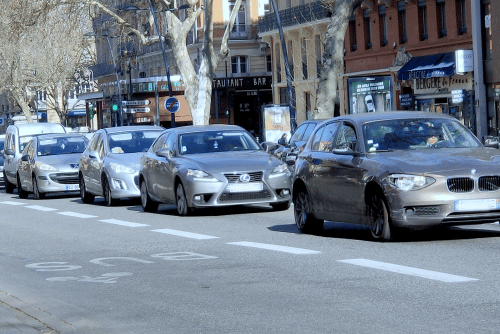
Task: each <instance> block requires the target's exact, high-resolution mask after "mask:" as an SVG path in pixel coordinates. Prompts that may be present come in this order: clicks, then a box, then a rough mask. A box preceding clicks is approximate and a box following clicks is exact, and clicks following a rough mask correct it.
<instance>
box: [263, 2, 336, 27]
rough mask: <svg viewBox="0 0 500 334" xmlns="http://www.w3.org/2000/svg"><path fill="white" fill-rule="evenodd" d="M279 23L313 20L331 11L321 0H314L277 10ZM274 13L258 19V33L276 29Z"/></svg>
mask: <svg viewBox="0 0 500 334" xmlns="http://www.w3.org/2000/svg"><path fill="white" fill-rule="evenodd" d="M279 14H280V20H281V25H282V26H283V27H290V26H294V25H297V24H302V23H306V22H313V21H318V20H322V19H326V18H328V17H330V16H331V12H330V11H329V10H328V8H327V7H326V6H325V5H324V4H323V1H322V0H319V1H314V2H311V3H308V4H305V5H300V6H296V7H292V8H287V9H283V10H280V11H279ZM277 29H278V25H277V24H276V14H275V13H269V14H266V15H265V16H263V17H261V18H260V19H259V25H258V31H259V33H263V32H268V31H273V30H277Z"/></svg>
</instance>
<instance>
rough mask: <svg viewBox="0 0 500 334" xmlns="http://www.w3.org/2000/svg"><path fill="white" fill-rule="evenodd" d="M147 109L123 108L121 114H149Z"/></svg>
mask: <svg viewBox="0 0 500 334" xmlns="http://www.w3.org/2000/svg"><path fill="white" fill-rule="evenodd" d="M149 111H150V109H149V107H139V108H123V112H125V113H128V114H135V113H136V112H149Z"/></svg>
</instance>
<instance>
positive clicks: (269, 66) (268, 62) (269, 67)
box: [266, 55, 273, 72]
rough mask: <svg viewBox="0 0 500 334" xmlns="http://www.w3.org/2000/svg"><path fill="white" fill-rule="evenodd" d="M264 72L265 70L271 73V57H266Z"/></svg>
mask: <svg viewBox="0 0 500 334" xmlns="http://www.w3.org/2000/svg"><path fill="white" fill-rule="evenodd" d="M266 70H267V72H272V71H273V62H272V57H271V55H267V56H266Z"/></svg>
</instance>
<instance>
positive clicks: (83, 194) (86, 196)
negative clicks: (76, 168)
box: [78, 174, 95, 204]
mask: <svg viewBox="0 0 500 334" xmlns="http://www.w3.org/2000/svg"><path fill="white" fill-rule="evenodd" d="M78 181H79V183H80V198H81V199H82V202H83V203H86V204H90V203H92V202H94V198H95V196H94V195H93V194H91V193H89V192H88V191H87V190H86V189H85V180H84V179H83V175H81V174H80V177H79V178H78Z"/></svg>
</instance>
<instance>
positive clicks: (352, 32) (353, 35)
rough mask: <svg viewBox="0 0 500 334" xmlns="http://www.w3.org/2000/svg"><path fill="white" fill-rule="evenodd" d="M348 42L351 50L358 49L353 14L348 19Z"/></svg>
mask: <svg viewBox="0 0 500 334" xmlns="http://www.w3.org/2000/svg"><path fill="white" fill-rule="evenodd" d="M349 43H351V51H356V50H357V49H358V46H357V44H356V18H355V17H354V16H351V19H350V20H349Z"/></svg>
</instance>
